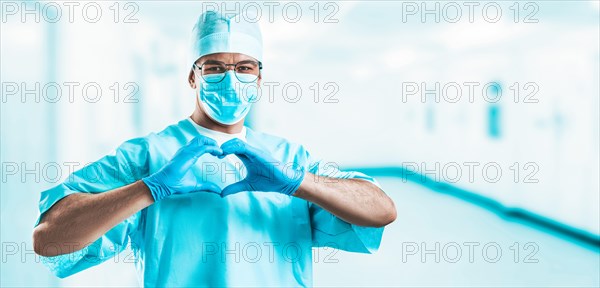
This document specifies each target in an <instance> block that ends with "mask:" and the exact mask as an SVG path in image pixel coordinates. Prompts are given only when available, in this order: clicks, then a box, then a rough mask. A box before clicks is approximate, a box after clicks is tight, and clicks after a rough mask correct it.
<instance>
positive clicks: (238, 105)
mask: <svg viewBox="0 0 600 288" xmlns="http://www.w3.org/2000/svg"><path fill="white" fill-rule="evenodd" d="M204 77H215V78H217V79H218V78H221V77H222V76H217V75H205V76H204ZM238 77H240V78H241V79H242V80H245V78H248V81H252V80H253V79H254V78H256V76H253V75H244V74H242V73H238V74H237V77H236V75H235V73H234V72H233V71H227V72H226V74H225V78H223V80H222V81H220V82H218V83H208V82H206V81H204V79H202V77H199V76H197V77H196V80H197V81H198V82H197V83H198V84H199V85H198V87H199V88H198V89H199V92H198V97H199V98H200V105H202V108H203V109H204V111H205V112H206V113H207V114H208V116H209V117H210V118H211V119H213V120H215V121H217V122H219V123H221V124H224V125H233V124H235V123H237V122H239V121H240V120H242V119H243V118H244V117H246V115H247V114H248V112H249V111H250V107H251V106H252V103H254V102H255V101H256V98H257V95H258V85H257V81H256V80H255V81H253V82H250V83H243V82H242V81H240V80H239V79H238ZM207 79H208V78H207ZM248 81H244V82H248Z"/></svg>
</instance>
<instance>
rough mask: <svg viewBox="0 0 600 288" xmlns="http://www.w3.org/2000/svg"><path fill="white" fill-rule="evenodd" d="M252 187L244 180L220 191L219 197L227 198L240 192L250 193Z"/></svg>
mask: <svg viewBox="0 0 600 288" xmlns="http://www.w3.org/2000/svg"><path fill="white" fill-rule="evenodd" d="M251 190H252V187H251V186H250V184H249V183H248V182H247V181H246V180H242V181H240V182H236V183H233V184H231V185H229V186H227V187H225V188H223V191H221V197H227V196H229V195H233V194H236V193H239V192H242V191H251Z"/></svg>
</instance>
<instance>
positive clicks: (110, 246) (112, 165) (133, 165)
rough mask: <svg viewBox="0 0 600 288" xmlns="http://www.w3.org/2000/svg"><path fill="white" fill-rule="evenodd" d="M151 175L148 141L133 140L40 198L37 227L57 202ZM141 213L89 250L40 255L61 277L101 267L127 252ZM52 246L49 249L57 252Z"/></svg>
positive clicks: (88, 248) (99, 191)
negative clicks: (52, 255) (100, 265)
mask: <svg viewBox="0 0 600 288" xmlns="http://www.w3.org/2000/svg"><path fill="white" fill-rule="evenodd" d="M147 173H148V143H147V141H146V140H145V139H144V138H136V139H132V140H129V141H127V142H125V143H123V144H121V146H119V147H118V148H117V149H116V151H115V152H114V153H112V154H110V155H106V156H104V157H102V158H101V159H100V160H98V161H96V162H93V163H91V164H89V165H86V166H85V167H83V168H81V169H79V170H77V171H75V172H73V173H72V174H70V175H69V177H68V178H67V179H66V180H65V181H64V182H63V183H61V184H60V185H58V186H56V187H53V188H51V189H49V190H46V191H43V192H42V193H41V197H40V203H39V208H40V214H39V216H38V219H37V221H36V223H35V226H37V225H38V224H39V223H40V221H41V219H42V217H43V215H44V213H45V212H46V211H48V210H49V209H50V208H51V207H52V206H53V205H54V204H55V203H57V202H58V201H60V200H62V199H63V198H64V197H66V196H68V195H71V194H73V193H102V192H106V191H109V190H113V189H116V188H118V187H122V186H125V185H128V184H131V183H133V182H135V181H137V180H139V179H141V178H142V177H144V176H146V174H147ZM140 216H141V212H138V213H135V214H133V215H132V216H130V217H129V218H127V219H125V220H124V221H123V222H121V223H119V224H117V225H116V226H115V227H113V228H112V229H111V230H109V231H108V232H106V234H104V235H102V237H100V238H99V239H98V240H96V241H94V242H93V243H90V245H88V246H86V247H85V248H83V249H81V250H79V251H75V252H73V253H69V254H63V255H58V256H54V257H44V256H40V257H41V260H42V263H44V264H45V265H46V266H47V267H48V268H49V269H50V270H51V271H52V273H54V274H55V275H56V276H58V277H60V278H64V277H67V276H69V275H72V274H75V273H77V272H79V271H82V270H84V269H87V268H90V267H92V266H95V265H98V264H100V263H102V262H104V261H106V260H107V259H109V258H111V257H112V256H114V255H116V254H118V253H120V252H121V251H123V250H125V248H126V247H127V245H128V243H129V241H130V238H131V236H132V235H133V234H134V233H135V232H136V231H137V229H138V223H139V221H140ZM52 246H53V245H51V244H49V245H48V247H47V248H46V249H57V248H58V246H56V245H55V246H54V247H52Z"/></svg>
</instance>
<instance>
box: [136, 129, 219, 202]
mask: <svg viewBox="0 0 600 288" xmlns="http://www.w3.org/2000/svg"><path fill="white" fill-rule="evenodd" d="M205 153H210V154H212V155H214V156H220V155H222V154H223V150H221V148H220V147H219V146H218V144H217V142H216V141H215V140H213V139H211V138H209V137H205V136H198V137H196V138H194V139H192V140H191V141H190V142H189V143H187V144H186V145H185V146H183V147H181V148H180V149H179V150H178V151H177V153H175V156H173V158H172V159H171V160H170V161H169V162H168V163H167V164H166V165H165V166H163V167H162V168H161V169H160V170H159V171H158V172H156V173H154V174H152V175H150V176H148V177H146V178H143V179H142V181H144V183H146V185H147V186H148V188H150V192H151V193H152V197H153V198H154V201H155V202H156V201H159V200H161V199H163V198H165V197H168V196H170V195H173V194H186V193H190V192H196V191H205V192H212V193H217V194H220V193H221V189H220V188H219V186H217V185H216V184H214V183H211V182H202V181H201V180H200V178H201V177H199V176H196V175H194V173H192V171H190V169H191V168H192V167H193V166H194V164H195V163H196V161H198V158H200V156H202V155H204V154H205Z"/></svg>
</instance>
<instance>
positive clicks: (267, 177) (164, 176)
mask: <svg viewBox="0 0 600 288" xmlns="http://www.w3.org/2000/svg"><path fill="white" fill-rule="evenodd" d="M206 153H209V154H211V155H213V156H217V157H219V158H224V157H225V156H227V155H230V154H234V155H236V156H237V157H238V158H239V159H240V160H241V161H242V162H243V163H244V166H246V169H247V171H248V174H247V176H246V178H244V179H242V180H241V181H239V182H236V183H233V184H231V185H229V186H227V187H225V188H224V189H223V190H222V191H221V189H220V188H219V186H217V185H216V184H214V183H212V182H208V181H199V180H198V179H197V177H196V175H194V173H192V171H191V168H192V167H193V166H194V165H195V164H196V162H197V161H198V159H199V158H200V156H202V155H204V154H206ZM295 166H296V165H295V164H293V163H292V165H283V164H282V163H280V162H279V161H277V160H275V159H273V158H272V157H271V156H270V155H268V154H266V153H264V152H262V151H260V150H258V149H256V148H254V147H252V146H250V145H248V144H247V143H245V142H243V141H242V140H240V139H237V138H236V139H232V140H229V141H227V142H225V143H223V145H221V147H219V146H218V145H217V142H216V141H215V140H213V139H211V138H209V137H205V136H198V137H196V138H194V139H192V140H191V141H190V142H189V143H188V144H186V145H185V146H183V147H181V148H180V149H179V150H178V151H177V152H176V153H175V156H173V158H172V159H171V160H170V161H169V162H168V163H167V164H166V165H165V166H163V167H162V168H161V169H160V170H159V171H158V172H156V173H154V174H152V175H150V176H148V177H146V178H143V179H142V181H143V182H144V183H145V184H146V185H147V186H148V188H149V189H150V193H151V194H152V197H153V198H154V201H155V202H156V201H159V200H161V199H164V198H165V197H168V196H170V195H173V194H187V193H192V192H200V191H202V192H211V193H217V194H220V195H221V197H225V196H228V195H231V194H236V193H239V192H242V191H263V192H278V193H283V194H286V195H291V194H293V193H294V192H295V191H296V190H297V189H298V187H300V183H302V180H303V179H304V175H305V173H304V169H303V168H302V167H295Z"/></svg>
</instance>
